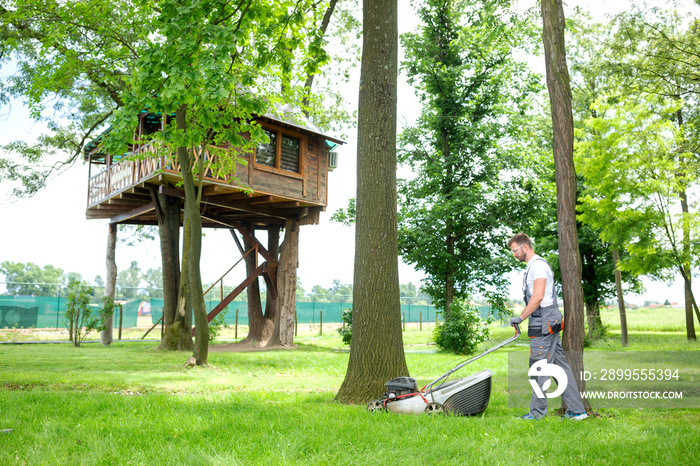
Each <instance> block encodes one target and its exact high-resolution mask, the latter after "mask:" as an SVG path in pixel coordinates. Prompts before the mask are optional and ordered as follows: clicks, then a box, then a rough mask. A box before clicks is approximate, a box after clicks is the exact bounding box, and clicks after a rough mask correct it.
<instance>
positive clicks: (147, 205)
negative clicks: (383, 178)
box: [85, 113, 343, 227]
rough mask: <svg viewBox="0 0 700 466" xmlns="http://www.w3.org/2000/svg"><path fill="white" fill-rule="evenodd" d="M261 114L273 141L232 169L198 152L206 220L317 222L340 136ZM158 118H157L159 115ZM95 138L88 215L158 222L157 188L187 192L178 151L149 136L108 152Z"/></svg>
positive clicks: (88, 154) (90, 149)
mask: <svg viewBox="0 0 700 466" xmlns="http://www.w3.org/2000/svg"><path fill="white" fill-rule="evenodd" d="M150 115H151V118H152V119H155V116H153V115H152V114H150ZM148 116H149V114H147V113H145V117H142V118H141V119H140V121H141V123H140V125H139V134H141V133H142V132H143V131H144V130H145V129H147V125H148V124H149V122H148ZM258 122H259V123H260V124H261V126H262V127H263V129H264V130H265V131H266V132H267V134H268V136H269V137H270V143H269V144H259V145H258V146H257V148H256V149H255V150H253V151H251V152H250V153H249V154H244V155H243V156H242V160H243V161H244V163H238V164H236V166H235V170H229V171H228V172H224V171H215V170H214V169H213V168H212V167H216V166H217V164H216V162H217V161H216V156H215V155H212V153H210V152H207V151H204V153H203V154H202V153H201V152H199V153H197V154H195V157H196V159H197V160H198V159H199V158H200V157H202V156H203V157H205V162H206V163H205V169H204V173H203V174H202V214H203V218H202V222H203V226H205V227H220V226H224V225H227V224H229V222H230V221H240V222H245V223H250V224H252V225H254V226H259V227H263V226H265V225H269V224H283V223H284V222H285V221H286V220H287V219H292V220H296V221H298V222H299V223H300V224H301V225H305V224H317V223H318V222H319V214H320V212H321V211H323V210H325V208H326V205H327V203H328V171H329V157H330V149H331V148H332V147H334V146H336V145H338V144H342V143H343V141H341V140H339V139H336V138H333V137H331V136H327V135H324V134H322V133H320V131H318V130H317V128H315V127H314V126H313V125H311V124H308V125H304V126H299V125H294V124H290V123H288V122H285V121H284V120H281V119H273V118H267V117H266V118H260V119H259V120H258ZM151 124H154V122H153V121H151ZM156 124H158V125H161V124H162V123H161V122H160V121H159V117H158V121H157V122H156ZM99 142H100V138H98V139H96V140H95V141H93V142H92V143H90V144H88V146H86V148H85V158H86V159H87V160H88V161H89V163H90V175H89V182H88V193H87V211H86V215H87V218H88V219H101V218H109V219H111V223H127V224H141V225H157V224H158V218H157V213H156V205H157V203H156V202H155V196H157V195H158V194H165V195H169V196H174V197H180V198H184V191H183V189H182V188H181V184H182V176H181V174H180V170H179V168H180V167H179V164H178V163H177V158H176V157H175V154H172V153H166V152H165V151H164V150H162V148H160V147H159V146H158V145H157V144H156V143H155V142H148V143H146V144H143V145H139V144H136V145H134V146H133V147H132V150H131V152H130V153H128V154H124V155H122V156H111V155H110V154H107V153H103V152H101V151H100V148H99ZM229 150H235V148H231V149H229ZM194 165H195V166H196V165H197V163H196V162H195V164H194Z"/></svg>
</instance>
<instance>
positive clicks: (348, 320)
mask: <svg viewBox="0 0 700 466" xmlns="http://www.w3.org/2000/svg"><path fill="white" fill-rule="evenodd" d="M340 320H342V321H343V326H342V327H340V328H339V329H338V334H340V338H341V339H342V340H343V344H344V345H349V344H350V341H351V340H352V309H348V308H345V309H343V312H342V313H341V314H340Z"/></svg>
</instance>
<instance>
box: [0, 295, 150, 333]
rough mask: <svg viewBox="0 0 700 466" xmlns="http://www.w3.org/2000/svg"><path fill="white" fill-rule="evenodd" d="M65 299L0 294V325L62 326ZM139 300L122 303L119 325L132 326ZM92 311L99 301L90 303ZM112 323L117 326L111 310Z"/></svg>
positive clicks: (117, 315)
mask: <svg viewBox="0 0 700 466" xmlns="http://www.w3.org/2000/svg"><path fill="white" fill-rule="evenodd" d="M67 302H68V301H67V299H66V298H65V297H62V296H56V297H49V296H19V297H18V296H0V328H66V304H67ZM139 304H140V302H139V301H134V302H133V303H127V304H126V305H124V306H123V311H122V327H124V328H128V327H136V319H137V315H138V309H139ZM91 306H92V308H93V312H94V313H97V312H99V309H100V307H101V304H97V303H92V304H91ZM113 325H114V326H115V327H117V326H119V312H118V309H117V310H115V313H114V320H113Z"/></svg>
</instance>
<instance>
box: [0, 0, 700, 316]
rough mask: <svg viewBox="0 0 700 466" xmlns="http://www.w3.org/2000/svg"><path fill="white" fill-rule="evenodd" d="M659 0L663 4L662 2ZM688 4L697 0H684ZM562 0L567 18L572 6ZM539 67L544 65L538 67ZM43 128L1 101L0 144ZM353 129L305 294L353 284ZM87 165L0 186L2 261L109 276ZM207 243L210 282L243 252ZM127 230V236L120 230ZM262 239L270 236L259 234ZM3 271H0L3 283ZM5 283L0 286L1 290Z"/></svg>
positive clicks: (403, 99)
mask: <svg viewBox="0 0 700 466" xmlns="http://www.w3.org/2000/svg"><path fill="white" fill-rule="evenodd" d="M518 3H519V8H520V9H522V8H525V7H527V6H529V4H530V3H534V2H529V1H527V2H526V1H524V0H520V1H519V2H518ZM657 3H658V2H657ZM679 3H680V4H687V5H689V7H690V8H693V7H694V6H695V5H694V3H693V2H692V0H684V1H682V2H679ZM569 4H571V5H573V4H579V5H580V6H581V7H582V8H584V9H588V10H591V9H592V10H593V11H592V13H593V14H594V19H596V20H601V21H602V20H603V19H604V18H603V16H602V15H603V14H604V13H606V12H607V13H611V12H612V13H614V12H616V11H619V10H620V9H622V8H625V7H628V5H629V2H628V1H626V0H616V1H610V0H597V1H594V2H586V1H577V2H569ZM569 4H567V5H565V14H566V15H567V16H568V15H569V14H570V12H571V11H572V7H571V6H570V5H569ZM399 11H400V16H399V31H400V32H404V31H410V30H412V29H413V28H414V27H415V26H416V24H417V19H416V17H415V15H414V14H413V13H412V10H411V8H410V3H409V2H408V1H407V0H399ZM539 60H540V63H538V62H537V59H535V60H533V61H532V63H531V66H533V68H535V70H536V71H538V72H541V73H544V58H542V57H540V58H539ZM538 67H539V69H538ZM357 76H358V74H357V73H355V78H354V79H353V80H352V81H351V82H350V83H349V84H348V87H347V89H346V92H347V96H348V99H349V100H350V102H351V105H356V101H357V92H358V90H357V85H358V84H357V79H358V78H357ZM399 95H400V99H399V102H398V121H399V130H400V128H401V127H402V126H404V125H405V124H406V123H407V122H408V123H410V122H412V121H414V119H415V117H416V112H417V109H419V108H420V107H419V104H418V100H417V98H415V96H414V94H413V91H412V90H411V88H410V86H409V85H408V84H407V83H406V82H405V79H404V78H403V77H401V78H400V82H399ZM41 132H42V126H41V125H40V124H37V123H34V122H33V121H32V120H31V119H30V118H29V113H28V111H27V108H26V106H25V105H23V103H22V102H21V101H13V102H11V105H10V106H2V107H0V145H2V144H7V143H8V142H11V141H13V140H16V139H25V140H32V139H34V138H36V137H37V136H38V135H39V134H40V133H41ZM356 137H357V134H356V132H355V130H354V129H353V130H349V131H348V132H347V138H346V141H347V144H345V145H343V146H341V147H339V148H338V149H337V151H338V154H339V166H338V168H336V169H335V170H334V171H333V172H331V173H330V174H329V181H328V186H329V195H328V207H327V209H326V211H325V212H323V213H321V219H320V224H319V225H308V226H303V227H301V231H300V237H299V268H298V270H297V272H298V276H299V278H300V280H301V285H302V287H303V288H305V290H306V291H307V292H308V291H310V290H311V288H312V287H313V286H314V285H321V286H323V287H328V286H330V285H331V284H332V282H333V280H336V279H337V280H340V282H341V283H352V281H353V261H354V234H355V232H354V228H352V227H345V226H343V225H340V224H338V223H336V222H333V221H331V220H330V216H331V215H332V213H333V212H335V211H336V210H337V209H339V208H343V207H346V206H347V203H348V199H350V198H352V197H354V196H355V189H356V183H355V176H356V174H355V157H356ZM87 180H88V166H87V165H86V164H83V163H82V162H78V163H76V164H75V165H74V166H72V167H71V168H70V169H68V170H67V171H65V172H64V173H61V174H60V175H58V176H56V177H54V178H53V179H52V180H51V181H50V182H49V184H48V186H47V187H46V188H45V189H43V190H42V191H40V192H39V193H38V194H36V195H35V196H34V197H32V198H28V199H20V200H16V199H12V198H11V196H10V192H9V189H8V186H7V185H4V186H3V185H0V218H1V219H2V222H1V223H0V224H1V225H2V227H0V262H3V261H12V262H33V263H35V264H37V265H40V266H44V265H53V266H55V267H59V268H62V269H63V270H64V271H66V272H78V273H80V274H81V275H82V277H83V279H85V280H87V281H89V282H92V281H93V280H94V279H95V277H96V276H97V275H100V276H102V277H104V276H105V270H106V267H105V256H106V247H107V232H108V223H107V220H87V219H86V218H85V208H86V205H87ZM205 235H206V236H205V238H204V240H203V249H202V262H201V268H202V279H203V282H204V283H212V282H214V281H215V280H217V279H218V278H219V277H220V276H221V275H222V274H223V273H224V272H226V271H227V270H228V269H229V268H230V267H231V266H232V265H233V264H234V263H235V262H236V261H237V260H238V259H239V258H240V254H239V252H238V249H237V248H236V245H235V243H234V242H233V240H232V238H231V235H230V233H229V232H228V231H227V230H209V229H207V230H205ZM122 236H123V235H122ZM260 239H261V241H262V242H263V243H265V238H264V237H261V238H260ZM132 261H136V262H138V265H139V267H140V268H141V269H142V270H146V269H149V268H158V267H160V265H161V263H160V248H159V245H158V243H157V242H156V241H152V242H147V243H141V244H137V245H135V246H128V245H127V244H126V243H123V242H120V243H119V244H118V246H117V252H116V262H117V267H118V269H119V270H124V269H126V268H128V267H129V265H130V264H131V262H132ZM423 277H424V275H423V274H422V273H421V272H420V271H416V270H414V268H413V267H412V266H410V265H406V264H404V263H402V262H401V261H399V280H400V282H401V283H403V284H407V283H409V282H411V283H413V284H414V285H419V284H420V282H421V279H422V278H423ZM3 278H4V277H1V276H0V281H2V280H3ZM242 279H243V266H242V264H241V265H239V266H237V267H236V268H235V269H234V272H232V274H230V275H229V276H228V277H227V278H226V279H225V281H224V283H225V284H226V285H228V286H235V285H237V284H238V283H240V281H241V280H242ZM511 281H512V282H513V283H514V285H513V287H512V288H511V290H509V291H510V293H511V295H512V296H513V297H519V294H520V291H519V290H518V286H517V283H519V280H518V279H517V274H513V277H512V280H511ZM646 285H647V292H646V293H645V294H644V295H642V296H632V297H630V298H629V301H631V302H635V303H637V304H641V303H642V302H643V301H644V300H647V299H652V300H657V301H660V302H663V301H664V300H665V299H669V301H671V302H674V301H677V302H682V299H683V287H682V286H681V285H680V284H679V283H674V284H672V285H671V286H667V285H666V284H664V283H651V282H647V284H646ZM2 291H3V287H2V285H1V284H0V292H2Z"/></svg>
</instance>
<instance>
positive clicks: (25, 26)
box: [0, 0, 152, 196]
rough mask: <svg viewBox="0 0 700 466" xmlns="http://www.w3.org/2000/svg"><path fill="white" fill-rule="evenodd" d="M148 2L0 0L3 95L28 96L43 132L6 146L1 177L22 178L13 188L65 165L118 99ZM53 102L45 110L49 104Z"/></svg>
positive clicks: (23, 191)
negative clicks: (8, 67) (9, 69)
mask: <svg viewBox="0 0 700 466" xmlns="http://www.w3.org/2000/svg"><path fill="white" fill-rule="evenodd" d="M151 15H152V9H151V5H150V4H143V3H139V4H134V3H133V2H126V1H119V2H113V1H105V0H98V1H92V2H62V1H58V0H11V1H7V2H3V5H2V6H0V44H1V45H0V63H2V62H5V63H7V62H12V63H13V64H14V65H16V69H15V71H14V72H13V73H10V74H8V75H6V76H4V77H3V78H2V82H1V83H0V103H5V104H6V103H8V102H9V99H10V98H11V97H17V98H22V99H26V101H27V105H28V106H29V110H30V114H31V116H32V117H33V118H34V119H36V120H41V121H43V122H45V123H46V126H47V128H48V132H47V133H45V134H43V135H41V136H40V137H39V138H38V140H37V142H36V143H34V144H33V143H28V142H26V141H15V142H13V143H10V144H9V145H7V146H5V147H4V148H3V150H4V151H5V152H11V153H12V155H11V156H10V157H7V158H2V159H0V181H2V180H9V181H14V182H19V183H20V186H19V187H17V188H15V189H14V194H15V195H17V196H29V195H32V194H34V193H35V192H37V191H38V190H39V189H41V188H42V187H43V186H44V185H45V183H46V181H47V179H48V178H49V176H51V175H52V174H56V173H58V172H60V171H61V169H62V168H65V167H68V166H70V165H71V164H72V163H74V162H75V161H76V160H78V158H79V157H80V156H81V155H82V149H83V146H84V145H85V144H86V143H87V142H88V141H90V140H91V139H94V137H95V136H96V135H97V134H99V132H100V131H102V129H103V126H104V124H105V122H106V121H107V119H108V118H109V117H110V116H111V115H112V113H113V112H114V110H115V109H116V108H118V107H120V106H121V105H122V103H123V102H122V97H121V93H122V92H123V90H124V89H125V88H126V84H127V81H128V77H129V75H130V72H131V70H132V69H133V63H134V60H135V58H136V57H137V56H138V53H139V52H138V48H139V47H138V44H139V43H140V42H141V41H142V40H143V38H144V36H145V35H147V34H149V32H150V28H149V27H148V21H149V17H150V16H151ZM48 110H50V111H48Z"/></svg>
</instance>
